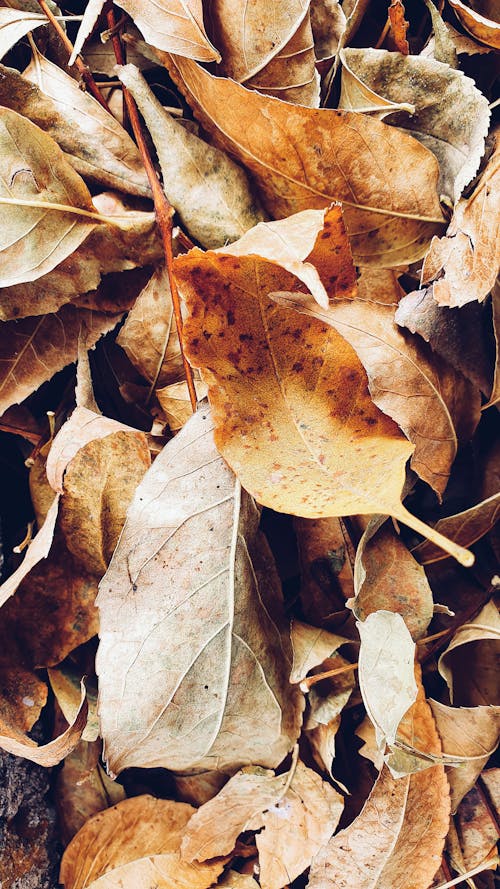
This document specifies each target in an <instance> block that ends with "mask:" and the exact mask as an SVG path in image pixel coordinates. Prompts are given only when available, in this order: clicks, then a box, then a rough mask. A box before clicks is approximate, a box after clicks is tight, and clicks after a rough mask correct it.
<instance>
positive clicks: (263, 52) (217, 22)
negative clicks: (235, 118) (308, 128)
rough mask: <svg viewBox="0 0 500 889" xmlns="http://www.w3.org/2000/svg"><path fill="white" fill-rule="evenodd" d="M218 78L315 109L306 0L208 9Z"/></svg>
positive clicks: (228, 3)
mask: <svg viewBox="0 0 500 889" xmlns="http://www.w3.org/2000/svg"><path fill="white" fill-rule="evenodd" d="M210 18H211V22H212V29H213V35H214V40H215V42H216V44H217V46H218V47H219V49H220V50H221V52H222V64H221V73H222V74H224V75H225V76H226V77H230V78H231V79H232V80H236V81H237V82H238V83H242V84H244V85H245V86H246V87H247V88H248V89H256V90H259V91H260V92H263V93H266V94H267V95H274V96H276V97H277V98H279V99H284V100H285V101H287V102H295V103H297V104H299V105H306V106H309V107H311V108H317V107H318V105H319V77H318V75H317V74H316V70H315V53H314V43H313V34H312V29H311V21H310V16H309V3H308V2H307V0H293V2H292V3H290V2H287V0H277V2H275V3H273V5H272V7H270V6H269V4H268V3H266V2H265V0H257V2H254V3H252V4H251V5H249V4H248V3H245V2H244V0H238V2H237V3H235V2H234V0H215V2H212V3H211V4H210Z"/></svg>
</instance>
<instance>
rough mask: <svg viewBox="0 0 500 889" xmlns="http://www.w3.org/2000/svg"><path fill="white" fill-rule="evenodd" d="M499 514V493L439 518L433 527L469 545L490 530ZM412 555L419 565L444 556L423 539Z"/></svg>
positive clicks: (463, 544)
mask: <svg viewBox="0 0 500 889" xmlns="http://www.w3.org/2000/svg"><path fill="white" fill-rule="evenodd" d="M499 514H500V493H498V494H494V495H493V496H492V497H488V499H487V500H482V501H481V503H477V504H476V505H475V506H471V507H470V508H469V509H464V510H463V512H458V513H455V515H451V516H446V517H445V518H444V519H439V521H438V522H436V525H435V527H436V528H437V530H438V531H440V532H441V534H444V535H445V536H446V537H450V538H451V539H452V540H455V541H456V542H457V543H460V544H461V545H462V546H471V545H472V544H473V543H475V542H476V540H479V539H480V538H481V537H483V536H484V535H485V534H487V533H488V531H490V530H491V529H492V528H493V527H494V525H495V524H496V522H497V520H498V517H499ZM412 553H413V555H414V557H415V558H416V559H417V561H418V562H420V564H421V565H428V564H429V562H438V561H439V560H440V559H443V558H446V556H445V554H444V553H443V551H442V550H440V549H439V548H438V547H437V546H434V545H433V544H432V543H431V542H430V541H428V540H424V541H422V543H419V544H418V546H416V547H414V548H413V550H412Z"/></svg>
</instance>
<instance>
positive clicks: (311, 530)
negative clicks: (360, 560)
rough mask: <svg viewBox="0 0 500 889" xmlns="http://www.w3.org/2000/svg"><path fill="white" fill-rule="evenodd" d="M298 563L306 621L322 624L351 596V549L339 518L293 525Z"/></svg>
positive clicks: (307, 521)
mask: <svg viewBox="0 0 500 889" xmlns="http://www.w3.org/2000/svg"><path fill="white" fill-rule="evenodd" d="M293 525H294V530H295V535H296V538H297V547H298V550H299V562H300V574H301V578H300V598H301V601H302V607H303V609H304V614H305V616H306V619H307V620H309V621H311V623H319V624H320V623H321V621H322V620H324V618H325V617H326V616H327V615H328V614H331V613H332V612H335V611H338V610H341V609H342V608H343V607H344V603H345V600H346V599H348V598H349V597H350V596H353V595H354V582H353V573H352V565H353V563H354V549H353V546H352V543H351V541H350V540H349V537H348V535H347V533H346V531H345V527H344V525H343V523H342V522H341V520H340V519H338V518H331V519H303V518H300V517H299V516H296V517H295V519H294V522H293Z"/></svg>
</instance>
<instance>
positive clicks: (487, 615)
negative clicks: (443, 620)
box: [438, 602, 500, 707]
mask: <svg viewBox="0 0 500 889" xmlns="http://www.w3.org/2000/svg"><path fill="white" fill-rule="evenodd" d="M499 638H500V617H499V615H498V611H497V608H496V606H495V605H494V603H493V602H488V604H487V605H485V607H484V608H483V609H482V610H481V611H480V613H479V614H478V615H477V617H475V618H474V619H473V620H471V621H470V622H469V623H467V624H462V626H460V627H459V628H458V630H457V631H456V633H455V635H454V636H453V639H452V640H451V642H450V644H449V645H448V647H447V648H446V650H445V651H443V653H442V655H441V657H440V658H439V661H438V668H439V672H440V673H441V676H442V677H443V679H444V680H445V681H446V684H447V686H448V688H449V691H450V700H451V702H452V704H454V705H455V706H465V707H471V706H478V705H483V704H484V705H488V704H497V705H500V698H499V689H498V681H497V676H496V670H497V658H498V640H499ZM463 645H467V648H466V650H465V652H464V651H463V650H462V646H463Z"/></svg>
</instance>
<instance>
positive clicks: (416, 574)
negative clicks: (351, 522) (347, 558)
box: [347, 517, 453, 640]
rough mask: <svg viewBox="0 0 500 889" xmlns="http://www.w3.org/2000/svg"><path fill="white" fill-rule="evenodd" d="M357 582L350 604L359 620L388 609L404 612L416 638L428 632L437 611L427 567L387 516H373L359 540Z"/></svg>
mask: <svg viewBox="0 0 500 889" xmlns="http://www.w3.org/2000/svg"><path fill="white" fill-rule="evenodd" d="M452 536H453V535H452ZM354 583H355V589H356V594H355V598H354V599H351V600H350V601H349V602H348V603H347V605H348V607H349V608H352V610H353V612H354V614H355V616H356V617H357V619H358V620H360V621H364V620H366V617H367V616H368V615H369V614H371V613H372V612H374V611H379V610H381V609H385V610H386V611H391V612H394V613H397V614H400V615H401V617H402V618H403V620H404V622H405V624H406V626H407V627H408V630H409V631H410V633H411V635H412V638H413V639H414V640H416V639H420V638H421V637H422V636H424V635H425V631H426V629H427V627H428V626H429V624H430V622H431V620H432V616H433V612H434V602H433V597H432V590H431V588H430V586H429V582H428V580H427V577H426V576H425V571H424V569H423V568H422V567H421V566H420V565H419V564H418V562H417V561H416V560H415V558H414V557H413V556H412V555H411V553H409V552H408V550H407V548H406V547H405V545H404V543H403V542H402V541H401V540H400V538H399V537H398V535H397V534H396V532H395V531H394V528H393V527H391V523H390V522H386V521H385V520H384V517H382V519H381V520H380V519H377V518H374V519H372V521H371V522H370V524H369V525H368V527H367V528H366V531H365V532H364V534H363V536H362V538H361V540H360V541H359V544H358V548H357V550H356V562H355V567H354Z"/></svg>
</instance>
